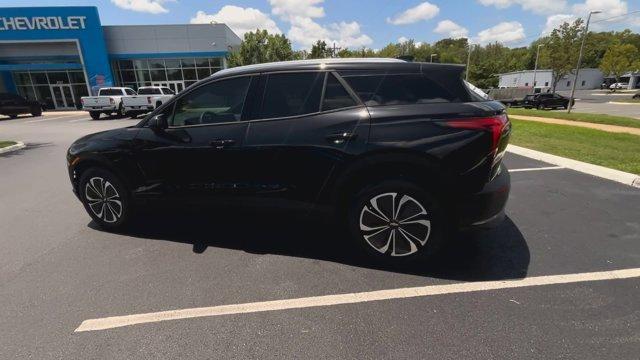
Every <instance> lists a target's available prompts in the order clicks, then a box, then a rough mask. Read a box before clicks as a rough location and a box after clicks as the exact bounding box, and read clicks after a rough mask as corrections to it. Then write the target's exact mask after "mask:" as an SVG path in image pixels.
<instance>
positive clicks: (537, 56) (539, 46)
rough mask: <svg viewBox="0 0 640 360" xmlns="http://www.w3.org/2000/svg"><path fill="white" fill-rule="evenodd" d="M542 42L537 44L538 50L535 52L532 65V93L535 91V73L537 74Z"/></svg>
mask: <svg viewBox="0 0 640 360" xmlns="http://www.w3.org/2000/svg"><path fill="white" fill-rule="evenodd" d="M542 46H543V45H542V44H539V45H538V52H536V65H535V66H534V67H533V93H534V94H535V93H536V75H538V59H539V58H540V48H541V47H542Z"/></svg>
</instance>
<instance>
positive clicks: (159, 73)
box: [151, 70, 167, 81]
mask: <svg viewBox="0 0 640 360" xmlns="http://www.w3.org/2000/svg"><path fill="white" fill-rule="evenodd" d="M151 80H152V81H167V72H166V71H165V70H151Z"/></svg>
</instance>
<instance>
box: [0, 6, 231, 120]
mask: <svg viewBox="0 0 640 360" xmlns="http://www.w3.org/2000/svg"><path fill="white" fill-rule="evenodd" d="M240 42H241V40H240V38H239V37H238V36H237V35H236V34H235V33H234V32H233V31H232V30H231V29H230V28H229V27H228V26H227V25H225V24H187V25H127V26H102V25H101V23H100V17H99V15H98V9H97V8H96V7H24V8H21V7H10V8H0V92H12V93H18V94H20V95H22V96H24V97H27V98H29V99H35V100H38V101H40V102H42V103H44V104H46V106H47V108H49V109H58V110H64V109H74V108H78V107H79V106H80V97H82V96H87V95H89V94H94V95H95V94H96V92H97V89H99V88H102V87H109V86H127V87H131V88H133V89H137V88H138V87H140V86H148V85H161V86H167V87H170V88H172V89H173V90H176V91H180V90H182V89H184V88H185V87H187V86H189V85H190V84H192V83H194V82H196V81H197V80H200V79H203V78H205V77H207V76H209V75H211V74H212V73H214V72H216V71H218V70H220V69H222V68H224V67H225V66H226V63H225V56H226V55H227V53H228V52H229V51H231V50H232V49H233V48H234V47H236V46H237V45H239V44H240Z"/></svg>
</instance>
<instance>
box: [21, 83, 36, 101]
mask: <svg viewBox="0 0 640 360" xmlns="http://www.w3.org/2000/svg"><path fill="white" fill-rule="evenodd" d="M16 88H17V89H18V94H20V95H21V96H22V97H24V98H26V99H27V100H35V99H36V93H35V90H33V86H16Z"/></svg>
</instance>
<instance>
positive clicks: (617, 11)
mask: <svg viewBox="0 0 640 360" xmlns="http://www.w3.org/2000/svg"><path fill="white" fill-rule="evenodd" d="M590 11H602V14H598V15H597V16H598V17H602V18H609V17H612V16H620V15H624V14H626V13H627V12H629V10H628V8H627V2H626V1H621V0H586V1H585V2H584V3H582V4H575V5H573V13H574V14H576V15H579V16H585V17H586V16H587V15H588V14H589V12H590Z"/></svg>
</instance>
